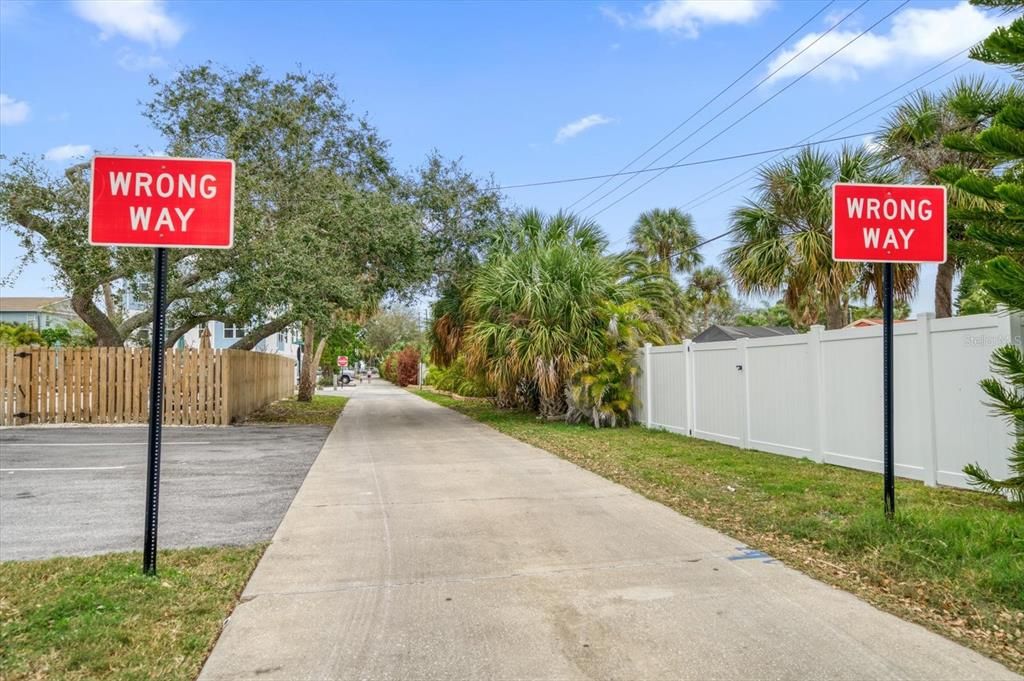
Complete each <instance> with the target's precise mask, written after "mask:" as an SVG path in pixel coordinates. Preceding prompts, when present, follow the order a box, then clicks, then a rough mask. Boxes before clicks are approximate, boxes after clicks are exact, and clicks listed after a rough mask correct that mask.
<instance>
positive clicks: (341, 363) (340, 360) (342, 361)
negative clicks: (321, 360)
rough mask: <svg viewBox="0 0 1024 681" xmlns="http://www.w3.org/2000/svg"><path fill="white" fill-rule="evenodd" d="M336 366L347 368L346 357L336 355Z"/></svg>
mask: <svg viewBox="0 0 1024 681" xmlns="http://www.w3.org/2000/svg"><path fill="white" fill-rule="evenodd" d="M338 366H340V367H342V368H344V367H347V366H348V357H346V356H345V355H338Z"/></svg>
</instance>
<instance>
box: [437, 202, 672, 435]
mask: <svg viewBox="0 0 1024 681" xmlns="http://www.w3.org/2000/svg"><path fill="white" fill-rule="evenodd" d="M606 247H607V240H606V239H605V237H604V234H603V233H602V232H601V230H600V228H599V227H598V226H597V225H596V224H595V223H593V222H591V221H587V220H583V219H581V218H579V217H577V216H574V215H572V214H568V213H559V214H557V215H555V216H551V217H545V216H544V215H542V214H541V213H539V212H538V211H535V210H529V211H525V212H522V213H520V214H518V215H516V216H515V217H514V219H512V220H511V222H510V223H508V224H507V225H504V226H503V227H502V228H501V229H499V230H498V232H497V234H496V235H495V238H494V240H493V242H492V244H491V246H490V250H489V253H488V255H487V257H486V258H485V259H484V261H483V262H482V263H481V264H480V266H479V267H478V268H477V270H476V272H475V273H474V275H473V276H472V277H471V278H470V283H469V284H468V286H466V287H465V288H464V289H462V290H460V291H458V292H454V293H450V294H449V295H448V296H447V297H446V298H444V299H442V300H441V301H439V302H438V304H437V305H436V306H435V309H434V318H435V321H434V325H433V329H432V336H433V341H434V353H433V355H432V357H433V361H434V362H435V363H437V364H439V365H441V366H448V365H449V364H452V363H453V362H455V361H456V359H457V358H459V357H460V356H461V357H464V359H465V364H466V369H467V371H468V372H469V373H470V374H471V375H474V376H477V377H480V378H482V379H484V380H485V381H486V382H487V383H488V384H489V385H490V386H491V387H492V388H493V390H494V393H495V399H496V401H497V403H498V404H499V405H502V406H520V407H525V408H529V409H533V410H536V411H537V412H539V414H540V415H541V416H544V417H549V418H553V417H564V416H566V414H567V412H569V411H570V405H571V406H572V407H573V409H574V411H575V412H578V413H584V412H585V414H586V419H587V420H588V421H593V422H594V423H595V425H604V424H611V425H614V424H618V423H623V422H628V420H629V413H630V409H631V406H632V403H631V401H630V399H626V398H625V397H624V395H625V394H626V392H628V390H629V386H628V383H629V380H630V377H631V376H632V372H633V368H632V364H633V353H634V352H635V351H636V348H637V347H638V346H639V345H640V344H642V343H643V342H646V341H654V342H659V343H664V342H667V341H671V340H673V339H674V338H675V336H674V334H673V331H672V329H671V328H670V327H669V326H668V325H667V324H666V323H665V321H664V317H663V315H662V313H663V312H671V308H672V305H673V304H674V300H673V297H672V294H673V288H672V284H671V278H670V277H669V276H668V275H667V274H666V273H664V272H662V271H660V270H653V271H643V273H642V274H640V275H638V274H637V272H638V268H637V263H636V260H635V258H632V257H631V256H629V255H607V254H606V253H605V249H606ZM570 381H574V385H575V386H576V387H580V386H583V388H584V389H582V390H575V391H574V390H569V387H570V386H569V383H570Z"/></svg>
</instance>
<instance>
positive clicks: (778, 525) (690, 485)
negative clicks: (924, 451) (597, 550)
mask: <svg viewBox="0 0 1024 681" xmlns="http://www.w3.org/2000/svg"><path fill="white" fill-rule="evenodd" d="M417 394H419V395H421V396H422V397H424V398H425V399H428V400H431V401H432V402H436V403H438V404H441V405H444V406H446V407H450V408H452V409H455V410H456V411H459V412H462V413H463V414H466V415H468V416H471V417H473V418H475V419H476V420H478V421H482V422H484V423H486V424H488V425H490V426H492V427H493V428H496V429H497V430H499V431H501V432H503V433H506V434H508V435H511V436H512V437H515V438H518V439H519V440H522V441H524V442H528V443H530V444H532V445H535V446H537V447H541V448H543V449H546V450H547V451H549V452H552V453H553V454H557V455H558V456H561V457H562V458H565V459H568V460H569V461H572V462H573V463H575V464H577V465H579V466H581V467H583V468H586V469H589V470H591V471H593V472H595V473H598V474H600V475H602V476H604V477H606V478H608V479H610V480H614V481H615V482H618V483H620V484H623V485H625V486H626V487H629V488H631V489H633V490H635V491H637V492H639V493H641V494H643V495H645V496H647V497H649V498H651V499H653V500H655V501H658V502H661V503H662V504H665V505H666V506H669V507H671V508H674V509H676V510H677V511H679V512H680V513H684V514H686V515H688V516H690V517H691V518H694V519H696V520H698V521H700V522H701V523H703V524H704V525H707V526H709V527H713V528H715V529H717V530H721V531H722V532H725V533H727V534H729V535H731V536H732V537H734V538H736V539H739V540H740V541H742V542H744V543H746V544H748V545H750V546H753V547H756V548H759V549H762V550H764V551H767V552H768V553H770V554H771V555H773V556H774V557H776V558H778V559H780V560H782V561H783V562H784V563H786V564H787V565H789V566H791V567H794V568H797V569H799V570H802V571H803V572H806V573H808V574H810V575H812V576H814V577H816V578H818V579H820V580H822V581H825V582H828V583H831V584H834V585H836V586H839V587H842V588H844V589H846V590H848V591H851V592H853V593H855V594H857V595H858V596H860V597H861V598H863V599H865V600H867V601H869V602H871V603H873V604H875V605H877V606H878V607H880V608H882V609H884V610H888V611H889V612H892V613H894V614H896V615H899V616H901V617H903V618H905V619H908V620H912V621H915V622H919V623H921V624H923V625H925V626H927V627H929V628H930V629H933V630H934V631H937V632H939V633H941V634H943V635H945V636H947V637H949V638H951V639H953V640H955V641H959V642H961V643H963V644H965V645H968V646H970V647H972V648H974V649H975V650H978V651H980V652H982V653H985V654H987V655H989V656H990V657H993V658H995V659H997V660H999V661H1000V662H1002V663H1003V664H1005V665H1007V666H1008V667H1010V668H1012V669H1014V670H1016V671H1018V672H1024V510H1021V509H1019V508H1015V507H1013V506H1011V504H1010V503H1009V502H1007V501H1005V500H1003V499H1001V498H999V497H995V496H990V495H984V494H980V493H975V492H970V491H962V490H954V489H946V488H941V489H940V488H932V487H925V486H924V485H922V484H920V483H918V482H913V481H909V480H902V479H898V480H897V482H896V507H897V517H896V519H895V520H894V521H893V522H891V523H889V522H886V521H885V519H884V517H883V514H882V476H880V475H876V474H872V473H865V472H861V471H855V470H850V469H846V468H840V467H838V466H829V465H822V464H819V463H814V462H811V461H809V460H806V459H796V458H791V457H786V456H776V455H773V454H766V453H763V452H755V451H750V450H742V449H737V448H735V447H729V446H726V445H721V444H717V443H714V442H708V441H705V440H698V439H694V438H688V437H683V436H680V435H674V434H672V433H667V432H664V431H654V430H646V429H644V428H640V427H633V428H619V429H603V430H594V429H593V428H589V427H586V426H571V425H567V424H565V423H546V422H540V421H538V420H537V419H536V418H535V417H534V416H533V415H530V414H523V413H517V412H510V411H503V410H498V409H496V408H494V407H493V406H491V405H490V403H488V402H487V401H485V400H454V399H452V398H450V397H447V396H445V395H442V394H438V393H433V392H427V391H418V392H417Z"/></svg>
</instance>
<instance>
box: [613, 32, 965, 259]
mask: <svg viewBox="0 0 1024 681" xmlns="http://www.w3.org/2000/svg"><path fill="white" fill-rule="evenodd" d="M970 49H971V48H969V47H967V48H964V49H962V50H960V51H959V52H956V53H954V54H952V55H950V56H948V57H946V58H945V59H943V60H942V61H940V62H938V63H937V64H934V65H933V66H930V67H929V68H927V69H925V70H924V71H922V72H920V73H918V74H917V75H915V76H913V77H911V78H908V79H907V80H905V81H903V82H902V83H900V84H899V85H896V86H895V87H893V88H890V89H889V90H886V91H885V92H883V93H882V94H880V95H878V96H876V97H874V98H873V99H871V100H869V101H867V102H865V103H864V104H862V105H860V106H859V107H857V108H856V109H853V110H852V111H849V112H847V113H846V114H844V115H842V116H840V117H839V118H837V119H836V120H834V121H832V122H831V123H829V124H827V125H825V126H822V127H821V128H818V129H817V130H815V131H814V132H812V133H810V134H809V135H807V136H806V137H804V138H803V139H801V140H799V141H798V142H797V143H796V144H797V145H801V146H803V145H804V144H805V143H807V144H808V145H809V144H810V143H809V142H807V140H809V139H811V138H812V137H814V136H816V135H820V134H821V133H823V132H825V131H826V130H828V129H830V128H833V127H835V126H836V125H838V124H839V123H842V122H843V121H844V120H846V119H847V118H849V117H850V116H853V115H855V114H857V113H859V112H861V111H863V110H864V109H866V108H867V107H869V106H871V105H872V104H874V103H875V102H877V101H878V100H880V99H882V98H884V97H888V96H889V95H891V94H892V93H894V92H896V91H897V90H900V89H902V88H904V87H906V86H907V85H909V84H910V83H913V82H914V81H915V80H918V79H919V78H922V77H924V76H926V75H928V74H929V73H931V72H932V71H934V70H935V69H937V68H939V67H941V66H944V65H945V64H948V63H949V62H950V61H952V60H954V59H956V58H957V57H960V56H962V55H964V54H966V53H967V52H968V51H970ZM968 63H970V62H966V61H965V62H963V63H962V64H960V65H958V66H956V67H954V68H952V69H950V70H948V71H946V72H945V73H943V74H942V75H940V76H938V77H936V78H933V79H932V80H930V81H928V82H927V83H925V84H924V85H921V86H919V87H917V88H915V89H914V90H912V91H910V92H908V93H906V94H904V95H901V96H900V97H899V98H897V99H896V100H894V101H891V102H888V103H887V104H885V105H884V106H882V107H881V108H879V109H875V110H873V111H872V112H871V113H869V114H868V115H867V116H864V117H862V118H859V119H857V120H856V121H854V122H853V123H851V124H850V125H848V126H846V127H844V128H842V129H840V130H838V131H837V132H843V131H845V130H847V129H849V128H850V127H852V126H854V125H856V124H857V123H860V122H862V121H864V120H866V119H867V118H870V117H871V116H874V115H875V114H877V113H879V112H880V111H883V110H885V109H887V108H889V107H891V106H893V105H894V104H896V103H898V102H900V101H902V100H904V99H906V98H907V97H910V96H911V95H913V94H915V93H917V92H920V91H922V90H924V89H925V88H926V87H928V86H929V85H932V84H933V83H936V82H938V81H940V80H942V79H944V78H946V77H947V76H949V75H950V74H952V73H954V72H955V71H958V70H959V69H962V68H963V67H964V66H966V65H967V64H968ZM833 139H835V138H833ZM780 153H781V152H780ZM780 153H777V154H775V155H773V156H771V157H769V158H767V159H765V160H764V161H761V162H760V163H758V164H757V165H755V166H753V167H751V168H747V169H746V170H744V171H742V172H740V173H739V174H737V175H733V176H732V177H731V178H729V179H728V180H725V181H724V182H721V183H719V184H717V185H715V186H714V187H712V188H711V189H708V190H707V191H705V192H702V193H701V194H698V195H697V196H695V197H693V198H692V199H690V200H688V201H686V202H684V203H683V204H682V205H680V206H679V207H680V208H681V209H687V208H696V207H697V206H702V205H704V204H705V203H707V202H708V201H710V200H712V199H715V198H718V197H719V196H721V195H723V194H726V193H728V192H730V191H732V190H733V189H735V188H736V187H738V186H740V185H741V184H743V181H744V180H745V179H746V178H747V176H748V175H750V174H751V173H753V172H754V171H756V170H757V169H758V168H760V167H761V166H763V165H764V164H765V163H768V162H769V161H771V160H772V159H774V158H777V157H778V156H779V155H780ZM736 180H740V182H736V183H735V184H733V183H734V182H735V181H736ZM726 185H728V186H726ZM723 187H724V189H723ZM719 190H721V191H719ZM709 195H710V196H709ZM705 197H706V198H705ZM628 238H629V236H628V235H626V236H623V237H620V238H618V239H616V240H615V241H613V242H611V244H610V245H614V244H617V243H619V242H621V241H625V240H626V239H628Z"/></svg>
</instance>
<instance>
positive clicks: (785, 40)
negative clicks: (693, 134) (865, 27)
mask: <svg viewBox="0 0 1024 681" xmlns="http://www.w3.org/2000/svg"><path fill="white" fill-rule="evenodd" d="M835 1H836V0H829V2H828V3H826V4H825V5H824V6H822V8H821V9H819V10H818V11H817V12H815V13H814V14H813V15H811V17H810V18H809V19H807V21H805V22H804V23H802V24H800V25H799V26H797V27H796V28H795V29H794V30H793V32H792V33H790V34H789V35H787V36H786V37H785V38H783V39H782V40H781V41H780V42H779V44H778V45H776V46H775V47H773V48H772V49H770V50H769V51H768V52H766V53H765V55H764V56H763V57H761V58H760V59H758V60H757V61H756V62H755V63H754V64H752V65H751V66H750V68H748V69H747V70H746V71H744V72H743V73H741V74H740V75H739V76H737V77H736V78H735V79H734V80H733V81H732V82H731V83H729V84H728V85H726V86H725V87H724V88H722V89H721V90H719V91H718V94H716V95H715V96H714V97H712V98H711V99H709V100H708V101H706V102H704V104H703V105H702V106H701V107H700V108H699V109H697V110H696V111H694V112H693V113H692V114H690V115H689V116H687V118H686V119H685V120H684V121H683V122H682V123H680V124H679V125H677V126H676V127H674V128H672V129H671V130H669V131H668V132H667V133H665V134H664V135H663V136H662V137H661V139H659V140H658V141H657V142H655V143H654V144H652V145H651V146H649V147H647V148H646V149H644V150H643V151H642V152H640V154H638V155H637V156H636V158H634V159H633V160H631V161H630V162H629V163H627V164H626V165H624V166H622V167H621V168H619V170H618V171H617V172H616V173H612V174H610V175H604V176H603V177H604V178H605V180H604V182H602V183H601V184H599V185H597V186H596V187H594V188H593V189H591V190H590V191H588V192H587V193H586V194H584V195H583V196H581V197H579V198H578V199H576V200H575V201H573V202H572V203H570V204H569V205H568V206H567V208H566V209H567V210H568V209H571V208H572V207H573V206H575V205H576V204H578V203H580V202H581V201H583V200H584V199H586V198H587V197H588V196H590V195H592V194H593V193H594V192H596V191H597V190H599V189H600V188H601V187H603V186H605V185H606V184H608V183H609V182H610V181H611V178H613V177H616V176H617V175H618V174H622V173H623V171H625V170H628V169H629V167H630V166H632V165H633V164H634V163H636V162H637V161H639V160H640V159H641V158H643V157H644V156H646V155H647V154H648V153H650V152H651V151H652V150H653V149H654V148H655V147H657V146H658V145H660V144H661V143H662V142H664V141H665V140H667V139H668V138H669V137H671V136H672V135H674V134H676V132H678V131H679V129H680V128H682V127H683V126H684V125H686V124H687V123H689V122H690V121H692V120H693V119H694V117H695V116H697V115H698V114H699V113H701V112H702V111H704V110H705V109H707V108H708V107H709V106H711V105H712V104H713V103H714V102H716V101H717V100H718V98H719V97H721V96H722V95H724V94H725V93H726V92H728V91H729V90H730V89H732V87H733V86H734V85H736V83H738V82H740V81H741V80H743V79H744V78H746V77H747V76H748V75H749V74H750V72H751V71H753V70H754V69H756V68H757V67H758V66H760V65H761V64H762V63H764V61H765V60H766V59H768V57H770V56H772V55H773V54H774V53H775V52H776V51H777V50H779V48H781V47H782V46H783V45H785V44H786V43H788V42H789V40H790V39H791V38H792V37H793V36H795V35H796V34H797V33H799V32H800V31H802V30H803V29H804V28H806V27H807V25H808V24H810V23H811V22H812V21H814V20H815V19H817V18H818V17H819V16H820V15H821V13H822V12H824V11H825V10H827V9H828V8H829V7H831V6H832V5H834V4H835ZM600 177H602V176H597V177H594V178H588V179H600ZM526 186H532V185H526Z"/></svg>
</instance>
